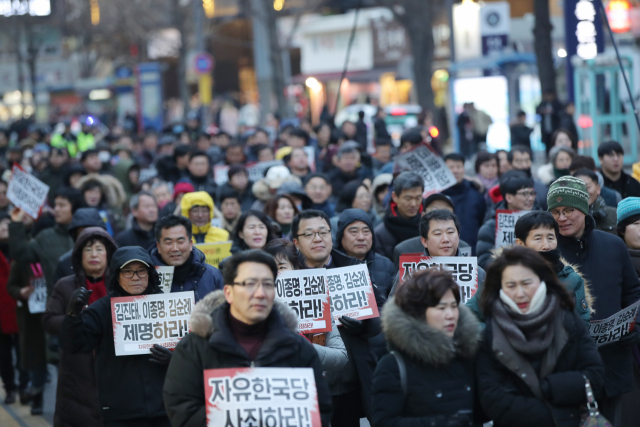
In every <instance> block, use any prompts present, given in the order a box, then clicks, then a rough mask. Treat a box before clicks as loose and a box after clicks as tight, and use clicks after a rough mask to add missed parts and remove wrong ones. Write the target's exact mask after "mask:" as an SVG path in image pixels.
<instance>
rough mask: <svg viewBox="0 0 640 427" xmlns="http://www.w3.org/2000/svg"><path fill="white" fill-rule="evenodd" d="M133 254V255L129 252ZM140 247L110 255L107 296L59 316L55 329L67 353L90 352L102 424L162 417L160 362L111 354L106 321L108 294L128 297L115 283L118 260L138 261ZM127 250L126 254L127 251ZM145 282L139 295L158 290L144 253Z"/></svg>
mask: <svg viewBox="0 0 640 427" xmlns="http://www.w3.org/2000/svg"><path fill="white" fill-rule="evenodd" d="M134 250H135V251H136V252H135V255H134V252H133V251H134ZM139 250H140V249H139V248H136V247H127V248H120V249H119V250H118V252H117V253H116V254H115V255H114V257H113V258H112V259H111V262H110V264H109V271H111V272H113V273H112V274H111V275H110V279H109V281H108V282H107V283H106V286H107V292H108V294H107V296H105V297H103V298H100V299H99V300H98V301H96V302H94V303H93V304H91V305H90V306H89V307H88V308H86V309H85V310H84V311H83V312H82V314H81V315H79V316H75V317H74V316H69V315H65V316H64V320H63V322H62V330H61V333H60V344H61V347H62V349H63V350H64V351H65V352H67V353H69V354H91V353H93V352H94V351H95V353H96V363H95V366H96V369H95V373H96V378H97V385H98V395H99V402H100V408H102V418H103V420H104V421H105V423H113V422H116V421H124V420H133V419H140V418H156V417H165V416H166V411H165V409H164V402H163V401H162V387H163V386H164V377H165V374H166V371H167V367H166V365H160V364H158V363H154V362H151V361H150V360H149V355H148V354H141V355H135V356H116V353H115V346H114V342H113V324H112V320H111V298H115V297H122V296H128V294H127V293H126V292H125V291H124V290H123V289H122V288H121V287H120V285H119V284H118V276H119V275H118V274H117V273H115V272H117V271H119V270H120V265H122V264H123V262H120V263H118V259H132V258H133V257H134V256H135V258H138V259H140V258H139V257H140V253H139V252H138V251H139ZM129 253H131V254H132V255H128V254H129ZM145 255H146V256H145V257H144V258H145V259H142V260H143V261H145V262H147V263H148V264H149V265H150V266H151V267H150V268H149V282H148V283H149V284H148V286H147V289H145V291H144V292H143V295H149V294H159V293H162V290H161V289H160V277H159V276H158V273H157V272H156V269H155V268H154V267H153V263H152V261H151V258H150V257H149V256H148V254H145Z"/></svg>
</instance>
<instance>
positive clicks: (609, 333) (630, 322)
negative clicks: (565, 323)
mask: <svg viewBox="0 0 640 427" xmlns="http://www.w3.org/2000/svg"><path fill="white" fill-rule="evenodd" d="M639 307H640V301H637V302H635V303H633V304H631V305H630V306H629V307H627V308H623V309H622V310H620V311H619V312H617V313H616V314H614V315H613V316H611V317H607V318H606V319H603V320H595V321H593V322H590V323H589V334H591V338H593V341H595V343H596V345H597V346H598V347H600V346H603V345H605V344H611V343H614V342H617V341H620V339H621V338H624V337H625V336H627V335H629V334H630V333H631V332H633V328H635V326H636V316H637V315H638V308H639Z"/></svg>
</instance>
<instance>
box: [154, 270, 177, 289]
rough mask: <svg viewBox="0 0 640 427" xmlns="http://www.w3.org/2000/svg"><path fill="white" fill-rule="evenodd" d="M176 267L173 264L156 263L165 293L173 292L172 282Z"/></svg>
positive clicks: (161, 286) (161, 287)
mask: <svg viewBox="0 0 640 427" xmlns="http://www.w3.org/2000/svg"><path fill="white" fill-rule="evenodd" d="M174 270H175V267H174V266H172V265H156V271H157V272H158V275H159V276H160V289H162V292H164V293H165V294H170V293H171V284H172V283H173V272H174Z"/></svg>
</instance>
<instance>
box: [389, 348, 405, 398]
mask: <svg viewBox="0 0 640 427" xmlns="http://www.w3.org/2000/svg"><path fill="white" fill-rule="evenodd" d="M391 354H393V357H395V358H396V362H398V371H400V386H401V387H402V394H403V395H405V396H406V395H407V393H408V390H407V367H406V366H405V365H404V359H403V358H402V355H401V354H400V353H398V352H396V351H392V352H391Z"/></svg>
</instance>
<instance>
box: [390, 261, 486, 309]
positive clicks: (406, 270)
mask: <svg viewBox="0 0 640 427" xmlns="http://www.w3.org/2000/svg"><path fill="white" fill-rule="evenodd" d="M429 268H435V269H438V270H441V271H448V272H449V273H451V275H452V276H453V280H455V281H456V283H458V286H460V303H461V304H466V302H467V301H468V300H469V299H470V298H471V297H472V296H474V295H475V293H476V292H477V291H478V258H476V257H428V256H426V255H420V256H416V255H402V256H400V276H399V277H400V283H403V282H404V281H405V280H407V279H408V278H409V277H411V274H412V273H413V272H414V271H418V270H426V269H429Z"/></svg>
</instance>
